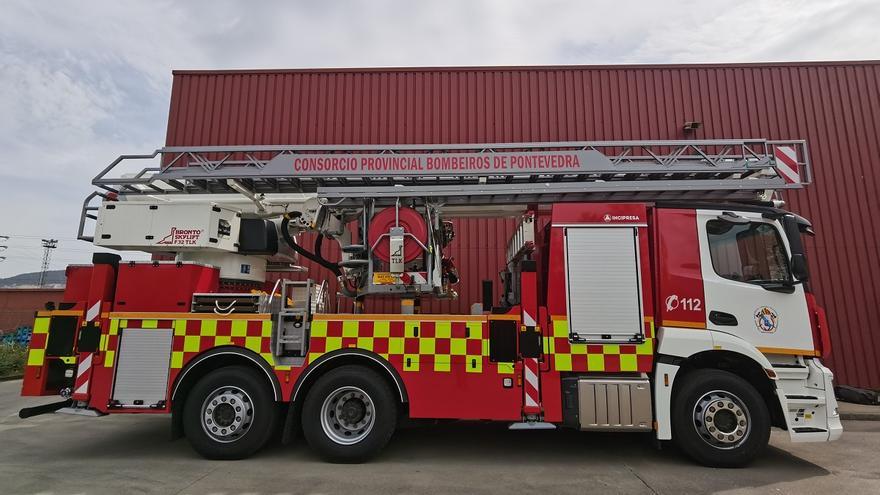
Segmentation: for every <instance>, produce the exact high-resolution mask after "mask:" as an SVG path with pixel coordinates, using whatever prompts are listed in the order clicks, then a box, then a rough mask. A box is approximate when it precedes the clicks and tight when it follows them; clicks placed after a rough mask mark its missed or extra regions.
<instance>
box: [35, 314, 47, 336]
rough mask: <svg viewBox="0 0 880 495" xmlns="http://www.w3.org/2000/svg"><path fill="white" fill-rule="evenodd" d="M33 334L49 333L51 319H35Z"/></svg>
mask: <svg viewBox="0 0 880 495" xmlns="http://www.w3.org/2000/svg"><path fill="white" fill-rule="evenodd" d="M33 333H49V318H37V319H35V320H34V330H33Z"/></svg>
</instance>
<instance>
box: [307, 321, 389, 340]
mask: <svg viewBox="0 0 880 495" xmlns="http://www.w3.org/2000/svg"><path fill="white" fill-rule="evenodd" d="M312 325H314V323H312ZM390 327H391V323H390V322H389V321H387V320H386V321H375V322H373V336H374V337H388V336H389V335H391V332H390Z"/></svg>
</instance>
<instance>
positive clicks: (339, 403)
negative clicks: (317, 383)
mask: <svg viewBox="0 0 880 495" xmlns="http://www.w3.org/2000/svg"><path fill="white" fill-rule="evenodd" d="M375 423H376V408H375V407H374V405H373V399H371V398H370V396H369V395H368V394H367V393H366V392H364V391H363V390H361V389H359V388H357V387H352V386H345V387H340V388H337V389H336V390H334V391H333V392H331V393H330V394H329V395H328V396H327V398H326V399H324V404H323V405H322V406H321V428H322V429H323V430H324V433H325V434H326V435H327V436H328V437H329V438H330V440H332V441H333V442H335V443H338V444H339V445H353V444H356V443H358V442H360V441H361V440H363V439H364V438H365V437H366V436H367V435H369V434H370V431H371V430H372V429H373V425H374V424H375Z"/></svg>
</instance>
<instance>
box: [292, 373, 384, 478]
mask: <svg viewBox="0 0 880 495" xmlns="http://www.w3.org/2000/svg"><path fill="white" fill-rule="evenodd" d="M302 424H303V434H304V436H305V438H306V440H307V441H308V442H309V445H310V446H311V447H312V448H313V449H315V451H316V452H317V453H318V454H319V455H321V457H323V458H325V459H327V460H329V461H331V462H361V461H364V460H366V459H368V458H370V457H373V456H375V455H376V454H378V453H379V451H380V450H382V448H383V447H385V445H386V444H387V443H388V441H389V440H390V439H391V435H392V434H394V429H395V428H396V426H397V398H396V397H395V396H394V394H393V392H392V391H391V388H390V387H389V386H388V384H387V383H386V381H385V380H383V379H382V377H381V376H379V375H378V374H377V373H376V372H374V371H373V370H370V369H368V368H364V367H362V366H342V367H339V368H337V369H334V370H331V371H329V372H328V373H327V374H326V375H324V376H322V377H320V378H319V379H318V381H317V382H316V383H315V385H314V386H313V387H312V388H311V390H309V394H308V396H306V400H305V404H304V405H303V413H302Z"/></svg>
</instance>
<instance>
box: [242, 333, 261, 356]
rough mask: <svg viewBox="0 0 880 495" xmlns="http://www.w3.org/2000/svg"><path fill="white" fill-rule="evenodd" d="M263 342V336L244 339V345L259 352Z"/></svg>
mask: <svg viewBox="0 0 880 495" xmlns="http://www.w3.org/2000/svg"><path fill="white" fill-rule="evenodd" d="M262 342H263V338H262V337H246V338H245V339H244V346H245V347H247V348H248V349H250V350H252V351H254V352H256V353H258V354H259V352H260V348H261V347H262V345H261V344H262Z"/></svg>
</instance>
